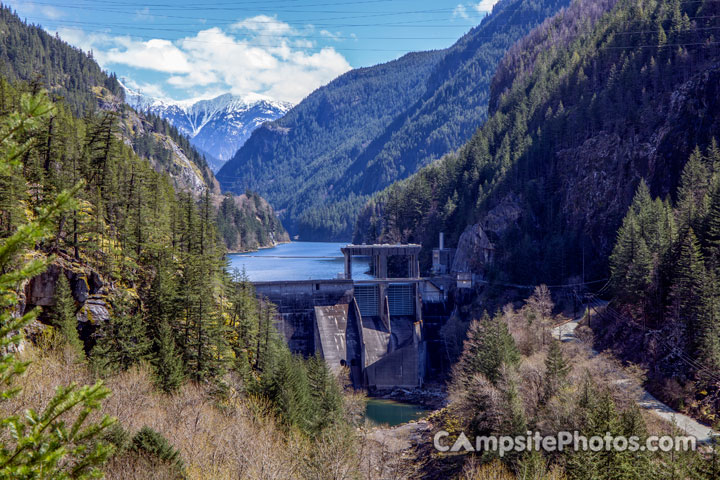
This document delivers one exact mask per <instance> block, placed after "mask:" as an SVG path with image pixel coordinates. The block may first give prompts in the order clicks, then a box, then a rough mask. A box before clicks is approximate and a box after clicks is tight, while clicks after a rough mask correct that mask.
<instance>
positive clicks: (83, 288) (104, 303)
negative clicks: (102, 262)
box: [19, 254, 113, 340]
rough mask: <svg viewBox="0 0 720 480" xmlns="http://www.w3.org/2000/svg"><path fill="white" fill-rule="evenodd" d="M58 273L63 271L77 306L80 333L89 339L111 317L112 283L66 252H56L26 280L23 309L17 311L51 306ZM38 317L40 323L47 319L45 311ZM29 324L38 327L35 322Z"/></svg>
mask: <svg viewBox="0 0 720 480" xmlns="http://www.w3.org/2000/svg"><path fill="white" fill-rule="evenodd" d="M60 275H65V277H66V278H67V280H68V283H69V284H70V291H71V292H72V296H73V299H74V300H75V304H76V306H77V318H78V328H79V330H80V334H81V337H83V338H84V339H85V340H89V339H91V337H92V335H93V333H94V332H95V331H96V329H97V327H98V326H100V325H102V324H103V323H104V322H107V321H108V320H110V316H111V312H112V308H111V307H110V303H109V300H108V297H109V295H110V294H111V293H112V290H113V287H112V285H109V284H107V283H106V282H105V281H104V280H103V279H102V277H101V276H100V275H99V274H98V273H97V272H95V271H94V270H92V269H90V268H88V267H87V266H86V265H84V264H82V263H81V262H78V261H76V260H74V259H73V258H71V257H69V256H67V255H64V254H59V255H58V256H57V258H56V259H55V260H54V261H53V263H51V264H50V265H48V267H47V269H46V270H45V271H44V272H43V273H41V274H40V275H38V276H36V277H34V278H32V279H31V280H30V281H29V282H27V283H26V285H25V288H24V305H23V312H19V313H24V312H27V311H29V310H31V309H33V308H35V307H52V306H54V305H55V290H56V288H57V282H58V279H59V278H60ZM39 320H40V324H42V323H44V322H47V315H46V314H45V312H41V314H40V316H39ZM32 328H33V330H40V329H41V328H39V325H37V324H36V325H34V326H33V327H32Z"/></svg>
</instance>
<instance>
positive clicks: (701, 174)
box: [677, 149, 710, 230]
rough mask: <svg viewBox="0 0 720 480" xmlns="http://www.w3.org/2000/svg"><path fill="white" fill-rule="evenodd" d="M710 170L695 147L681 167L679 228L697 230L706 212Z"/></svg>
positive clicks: (678, 203)
mask: <svg viewBox="0 0 720 480" xmlns="http://www.w3.org/2000/svg"><path fill="white" fill-rule="evenodd" d="M709 180H710V172H709V170H708V168H707V166H706V165H705V162H704V158H703V155H702V154H701V153H700V150H699V149H695V151H694V152H693V154H692V155H691V156H690V159H689V160H688V162H687V163H686V164H685V168H683V171H682V175H681V177H680V187H679V188H678V201H677V207H678V222H679V224H680V228H681V229H686V228H693V229H694V230H698V229H699V227H700V221H701V220H702V219H703V218H704V217H705V214H706V212H707V203H708V202H707V193H708V189H709V187H710V182H709Z"/></svg>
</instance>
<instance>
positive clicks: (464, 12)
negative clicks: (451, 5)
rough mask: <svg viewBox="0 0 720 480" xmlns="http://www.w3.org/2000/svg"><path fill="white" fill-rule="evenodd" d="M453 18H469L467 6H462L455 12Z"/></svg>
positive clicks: (456, 8)
mask: <svg viewBox="0 0 720 480" xmlns="http://www.w3.org/2000/svg"><path fill="white" fill-rule="evenodd" d="M453 17H460V18H468V13H467V8H465V5H463V4H460V5H458V6H457V7H455V10H453Z"/></svg>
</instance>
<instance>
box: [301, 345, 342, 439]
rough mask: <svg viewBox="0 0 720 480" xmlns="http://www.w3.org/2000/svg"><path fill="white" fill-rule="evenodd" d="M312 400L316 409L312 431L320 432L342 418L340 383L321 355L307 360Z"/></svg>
mask: <svg viewBox="0 0 720 480" xmlns="http://www.w3.org/2000/svg"><path fill="white" fill-rule="evenodd" d="M305 366H306V369H307V377H308V387H309V389H310V401H311V405H312V408H313V410H314V412H315V413H314V416H313V417H314V418H313V419H312V422H311V427H310V429H311V431H313V432H314V433H319V432H321V431H323V430H324V429H326V428H328V427H329V426H331V425H333V424H336V423H338V422H340V421H341V420H342V416H343V409H342V407H343V403H342V393H341V392H340V385H339V384H338V381H337V379H336V378H335V377H334V376H333V374H332V372H331V371H330V368H329V367H328V366H327V363H325V360H323V359H322V358H321V357H320V356H318V355H315V356H313V357H311V358H309V359H308V360H307V361H306V364H305Z"/></svg>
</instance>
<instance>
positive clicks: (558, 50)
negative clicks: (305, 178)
mask: <svg viewBox="0 0 720 480" xmlns="http://www.w3.org/2000/svg"><path fill="white" fill-rule="evenodd" d="M719 7H720V6H719V5H718V4H717V3H715V2H709V1H701V2H692V3H690V2H680V1H671V2H660V3H657V2H653V1H648V0H645V1H641V2H631V1H627V0H620V1H618V2H617V5H615V2H614V1H612V0H607V1H602V2H589V1H580V2H575V3H574V4H573V6H572V7H571V8H570V9H568V10H567V11H566V12H564V13H562V14H559V15H558V16H557V17H555V18H553V19H552V20H551V21H548V22H546V23H545V25H543V26H542V27H541V28H539V29H538V30H536V31H535V32H533V34H532V35H530V36H529V37H528V38H527V39H525V40H524V41H523V42H522V43H521V44H519V45H518V46H517V47H516V48H514V49H513V50H512V51H511V52H510V53H509V55H508V56H507V57H506V59H505V60H504V61H503V64H502V65H501V67H500V69H499V71H498V74H497V77H496V81H495V83H494V87H493V91H494V98H493V100H492V101H491V104H492V105H494V106H495V110H494V111H493V113H492V116H491V117H490V119H489V120H488V122H487V123H486V124H485V126H484V127H483V128H482V129H481V130H479V131H478V133H477V134H476V135H475V136H474V137H473V138H472V140H471V141H470V142H468V144H467V145H466V146H464V147H463V148H462V149H461V150H460V152H459V153H458V154H457V155H452V156H449V157H447V158H446V159H444V160H443V161H441V162H438V163H436V164H433V165H432V166H430V167H427V168H426V169H424V170H422V171H421V172H420V173H418V174H417V175H415V176H414V177H413V178H411V179H410V180H409V181H408V182H405V183H403V184H399V185H395V186H393V187H391V188H389V189H388V190H387V191H385V192H384V193H383V194H382V195H380V196H379V197H378V198H377V199H375V200H374V201H373V202H372V203H371V204H369V205H368V206H367V208H366V210H365V212H364V214H363V216H362V218H361V220H360V223H359V226H358V235H357V238H356V240H358V241H360V240H363V239H364V240H366V241H369V240H371V239H377V238H378V237H380V238H383V239H391V240H403V241H418V242H422V243H423V244H425V245H427V246H431V245H434V243H435V241H436V240H435V239H436V235H437V233H438V232H439V231H445V232H447V233H448V234H449V238H450V241H451V242H452V243H455V244H460V245H461V248H460V254H461V257H464V258H474V259H476V263H475V264H474V265H458V266H457V267H458V268H462V269H467V268H470V269H473V270H476V271H485V272H486V273H489V274H495V275H499V276H501V277H509V278H510V279H512V280H514V281H517V282H521V283H525V284H527V283H533V282H539V281H548V282H558V281H565V280H567V279H568V278H569V277H571V276H573V275H581V274H582V273H583V270H584V271H585V276H586V277H585V278H586V279H588V278H590V277H592V278H598V277H599V278H602V277H604V276H606V275H607V258H608V255H609V253H610V249H611V248H612V245H613V242H614V238H615V232H616V231H617V228H618V226H619V224H620V221H621V219H622V217H623V215H624V214H625V212H626V210H627V207H628V205H629V204H630V201H631V200H632V197H633V194H634V192H635V189H636V187H637V185H638V183H639V182H640V180H641V179H643V178H644V179H646V181H647V183H648V184H649V185H650V189H651V191H652V193H653V194H654V195H658V196H661V197H664V196H666V195H669V194H674V192H675V189H676V187H677V181H678V178H679V173H680V171H681V169H682V167H683V165H684V163H685V162H686V160H687V158H688V157H689V154H690V153H691V152H692V150H693V149H694V148H695V147H696V146H700V147H701V148H704V147H705V146H706V145H707V144H709V142H710V141H711V138H712V137H713V136H714V135H717V132H718V127H719V126H720V104H718V101H719V99H720V96H718V90H717V89H718V85H719V84H720V83H719V82H718V79H719V78H720V65H718V61H719V60H720V56H719V55H718V47H717V42H716V41H715V36H714V35H715V30H714V29H716V28H717V23H716V18H717V15H718V8H719ZM472 225H475V228H469V226H472ZM466 228H468V229H467V231H466ZM464 232H465V234H464ZM479 232H480V233H479ZM475 240H477V241H475ZM473 245H475V246H479V245H482V248H485V249H491V250H492V251H493V255H492V257H493V258H494V259H495V261H494V262H492V263H488V262H485V261H484V260H478V259H482V258H483V256H482V255H481V253H482V252H479V251H474V250H473V249H472V248H479V247H472V246H473Z"/></svg>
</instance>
